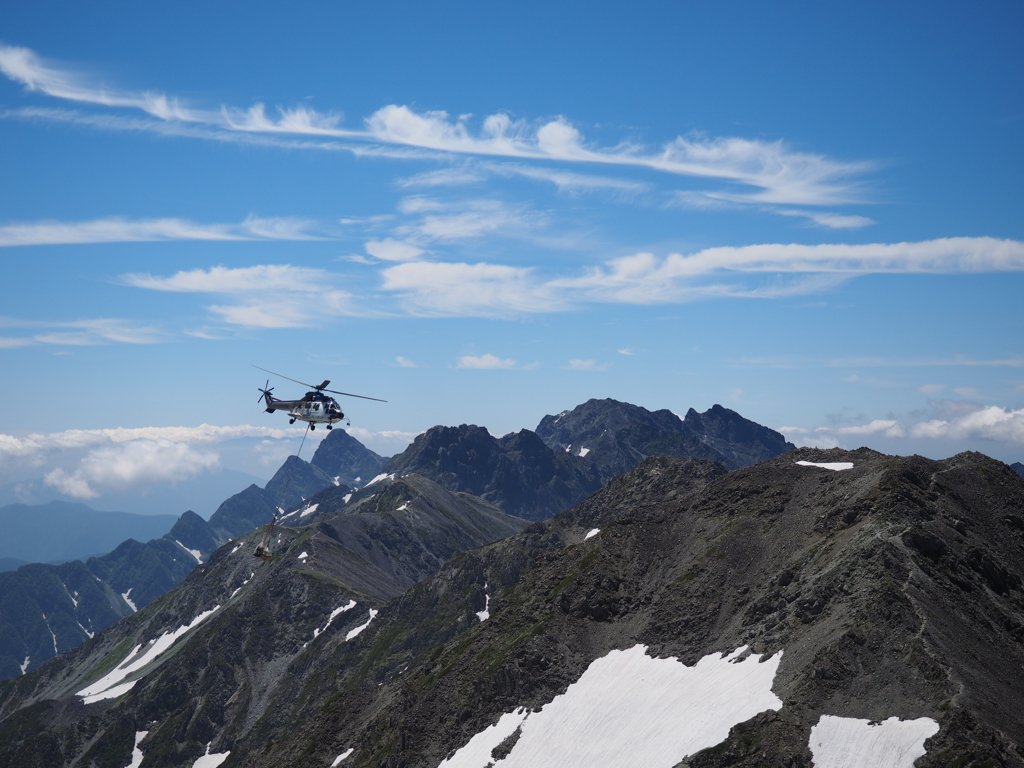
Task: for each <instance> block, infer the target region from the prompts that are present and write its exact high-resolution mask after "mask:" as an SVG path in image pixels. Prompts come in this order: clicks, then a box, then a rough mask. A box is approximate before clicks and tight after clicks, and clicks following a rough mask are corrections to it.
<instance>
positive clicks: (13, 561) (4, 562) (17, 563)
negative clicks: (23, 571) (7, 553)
mask: <svg viewBox="0 0 1024 768" xmlns="http://www.w3.org/2000/svg"><path fill="white" fill-rule="evenodd" d="M23 565H28V561H26V560H19V559H18V558H16V557H0V573H2V572H3V571H16V570H18V569H19V568H21V566H23Z"/></svg>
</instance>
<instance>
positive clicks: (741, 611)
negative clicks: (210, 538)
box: [0, 449, 1024, 768]
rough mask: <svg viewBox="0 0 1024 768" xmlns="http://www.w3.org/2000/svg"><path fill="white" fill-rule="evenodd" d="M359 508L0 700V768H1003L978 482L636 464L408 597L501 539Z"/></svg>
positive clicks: (1006, 634) (994, 585) (1000, 497)
mask: <svg viewBox="0 0 1024 768" xmlns="http://www.w3.org/2000/svg"><path fill="white" fill-rule="evenodd" d="M376 486H380V487H379V488H377V487H376ZM329 492H330V489H328V493H329ZM359 493H360V494H361V495H360V497H359V498H358V499H357V498H356V497H355V496H353V497H352V498H351V499H350V500H349V501H350V502H353V501H358V502H359V504H358V507H359V509H360V510H361V511H358V512H357V511H355V510H354V509H349V511H346V509H348V508H349V506H350V505H349V504H348V503H346V504H344V505H342V506H341V507H340V508H339V509H338V510H337V511H335V512H332V513H330V514H325V515H321V516H318V517H317V518H316V519H315V521H314V523H313V524H311V525H309V526H307V527H305V528H302V529H295V528H287V527H285V528H282V529H281V530H280V531H279V532H278V534H277V536H278V538H277V539H276V540H275V542H274V544H273V546H274V548H275V553H276V554H275V557H274V560H273V561H272V562H271V563H270V564H269V565H267V566H255V565H254V564H253V563H254V559H253V558H252V556H251V554H249V552H248V548H250V547H251V546H253V544H254V542H255V540H256V538H258V536H259V534H258V533H257V534H254V535H252V536H250V537H247V538H246V539H245V540H243V541H240V542H237V543H234V544H231V545H228V546H225V547H222V548H221V549H220V550H218V551H217V552H216V553H215V554H214V555H213V557H211V559H210V561H209V562H208V563H204V564H203V565H202V566H199V567H197V568H196V569H195V571H193V573H192V574H191V575H190V576H189V577H188V578H187V579H186V581H185V582H184V583H183V584H182V585H181V586H180V587H178V588H177V589H175V590H174V591H172V592H170V593H168V594H167V595H165V596H163V597H162V598H160V599H158V600H157V601H155V602H154V603H153V604H151V605H150V606H149V607H147V608H146V609H143V610H141V611H139V613H137V614H134V615H133V616H131V617H129V618H128V619H126V620H124V621H121V622H119V623H118V624H116V625H115V626H113V627H111V628H110V629H108V630H106V631H105V632H103V633H100V634H97V635H96V637H94V638H93V639H92V640H90V641H89V642H87V643H86V644H85V645H83V646H81V647H80V648H78V649H76V650H74V651H72V652H70V653H68V654H65V655H64V656H62V657H60V658H57V659H54V660H51V661H50V662H48V663H47V664H45V665H43V667H41V668H40V669H39V670H37V671H36V672H33V673H30V674H28V675H25V676H24V677H21V678H19V679H17V680H10V681H5V682H3V683H0V764H3V765H6V766H43V765H45V766H62V765H69V766H70V765H72V764H73V765H76V766H79V765H80V766H101V765H102V766H117V767H118V768H121V767H122V766H127V765H132V766H138V767H139V768H157V767H158V766H207V765H223V766H225V767H228V766H247V767H248V766H253V767H255V768H259V767H260V766H275V768H280V767H281V766H318V765H322V766H335V768H337V766H342V768H349V766H385V767H386V768H415V767H418V766H423V767H424V768H426V767H429V768H436V767H440V766H444V768H455V767H460V768H486V766H488V765H493V766H496V768H507V767H508V766H541V765H559V766H580V767H581V768H582V766H588V767H589V766H596V767H598V768H601V767H603V766H609V768H610V767H611V766H616V767H618V766H651V767H652V768H673V766H692V767H693V768H696V767H697V766H726V765H730V766H731V765H740V766H812V765H817V766H825V765H829V766H836V765H850V766H856V765H864V766H868V765H870V766H894V767H899V768H902V766H908V767H909V766H911V765H918V766H950V765H955V766H982V765H1024V748H1022V745H1024V718H1022V717H1021V715H1020V713H1021V712H1022V711H1024V589H1022V573H1021V571H1022V568H1021V563H1022V562H1024V480H1022V479H1021V478H1020V477H1019V476H1018V475H1017V474H1016V473H1014V472H1013V471H1012V470H1010V468H1009V467H1007V466H1006V465H1004V464H1001V463H999V462H997V461H994V460H992V459H989V458H987V457H985V456H982V455H980V454H976V453H965V454H960V455H958V456H955V457H953V458H950V459H946V460H944V461H931V460H927V459H924V458H921V457H909V458H899V457H891V456H884V455H881V454H878V453H875V452H873V451H870V450H867V449H861V450H858V451H852V452H846V451H840V450H829V451H822V450H813V449H801V450H798V451H792V452H789V453H786V454H784V455H781V456H777V457H775V458H773V459H770V460H768V461H764V462H761V463H758V464H756V465H754V466H751V467H747V468H743V469H739V470H736V471H732V472H727V471H725V469H724V468H723V467H722V466H721V465H720V464H716V463H711V462H706V461H702V460H699V459H676V458H665V457H655V458H648V459H646V460H644V461H643V462H642V463H641V464H640V465H639V466H638V467H636V468H635V469H633V470H632V471H630V472H628V473H626V474H624V475H621V476H619V477H617V478H615V479H613V480H612V481H611V482H609V483H608V484H607V485H606V486H605V487H603V488H602V489H601V490H599V491H597V492H596V493H594V494H593V495H592V496H590V497H589V498H588V499H587V500H586V501H584V502H583V503H581V504H579V505H577V506H576V507H574V508H573V509H571V510H569V511H567V512H565V513H563V514H560V515H558V516H556V517H554V518H552V519H550V520H547V521H543V522H535V523H532V524H530V525H529V526H528V527H526V528H525V529H523V530H522V531H521V532H519V533H515V534H513V535H510V536H506V537H505V538H502V539H501V540H498V541H494V542H493V543H489V544H485V545H483V546H478V547H477V548H475V549H471V550H469V551H464V552H461V553H459V554H456V555H455V556H454V557H453V558H452V559H450V560H448V561H447V562H446V563H444V564H442V565H441V566H440V568H439V570H437V571H436V573H435V574H434V575H433V576H431V577H429V578H426V579H424V580H420V581H416V578H417V576H418V574H419V573H422V572H423V571H425V570H428V569H429V568H431V567H433V565H432V563H429V562H428V561H427V560H426V559H425V558H426V554H427V553H429V554H430V555H432V556H434V557H441V556H442V553H443V550H444V546H442V547H438V546H437V545H436V542H448V544H446V545H445V546H449V545H451V546H452V551H455V550H458V549H459V548H460V547H461V545H462V544H463V543H464V542H463V541H460V542H458V543H455V542H454V540H453V539H452V538H451V536H450V535H441V534H440V533H438V532H439V531H443V530H448V531H449V533H450V534H453V535H454V532H455V530H456V529H459V530H466V529H467V527H472V526H476V527H477V529H478V530H483V529H485V528H487V529H490V530H492V531H493V532H497V530H496V528H494V527H493V526H496V525H498V522H497V521H500V520H501V519H502V518H500V517H493V516H494V515H497V514H500V513H496V512H495V511H494V510H493V508H492V509H491V511H490V512H489V513H488V512H487V508H486V507H480V503H479V502H475V501H473V500H472V499H471V498H470V497H468V496H465V495H459V494H453V493H452V492H450V491H447V490H445V489H443V488H440V487H439V486H437V485H436V484H434V483H432V482H431V481H429V480H426V479H410V478H403V479H402V482H399V479H398V478H396V479H394V480H393V481H389V482H388V483H385V481H384V480H379V481H378V482H377V483H376V484H375V485H374V486H371V487H369V488H365V489H363V490H362V491H361V492H359ZM445 494H448V495H445ZM310 501H311V500H310ZM328 502H329V499H327V498H324V501H323V503H325V504H326V503H328ZM463 503H464V504H468V505H469V507H462V506H460V504H463ZM364 515H365V516H367V517H366V518H365V520H362V516H364ZM488 515H490V517H488ZM347 517H351V518H353V519H352V520H346V518H347ZM485 518H486V520H487V521H486V522H485ZM446 526H447V528H446ZM499 527H500V526H499ZM458 535H463V534H458ZM435 537H438V538H435ZM413 542H415V543H416V545H415V546H414V545H413ZM431 542H435V543H431ZM481 543H483V542H481ZM378 558H384V560H378ZM385 560H387V561H389V562H390V561H396V562H399V563H402V564H404V565H403V567H402V568H401V569H400V568H396V567H391V566H389V567H390V568H391V569H390V571H388V573H389V574H390V576H389V578H391V579H392V580H393V581H392V583H393V585H394V586H392V587H389V588H388V589H386V590H384V591H382V592H381V593H379V594H373V593H372V590H370V589H369V588H368V587H367V586H363V585H360V584H359V583H357V575H358V574H360V573H366V574H379V573H381V572H383V571H384V569H383V568H381V563H383V562H384V561H385ZM418 562H419V563H423V564H424V565H423V568H422V569H420V570H417V567H418V566H416V565H415V564H416V563H418ZM403 569H404V571H403ZM402 572H405V573H406V576H407V582H406V583H408V584H410V586H408V587H405V586H403V584H402V583H401V579H400V578H399V574H400V573H402ZM373 578H374V579H380V580H381V582H384V581H386V579H384V577H382V576H378V575H374V576H373ZM375 583H376V582H375ZM400 590H401V591H400ZM396 593H397V594H396ZM915 761H916V762H915Z"/></svg>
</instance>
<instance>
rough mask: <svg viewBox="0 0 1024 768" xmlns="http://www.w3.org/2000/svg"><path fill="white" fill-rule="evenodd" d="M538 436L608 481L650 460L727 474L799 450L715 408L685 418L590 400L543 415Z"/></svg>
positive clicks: (733, 415) (773, 435)
mask: <svg viewBox="0 0 1024 768" xmlns="http://www.w3.org/2000/svg"><path fill="white" fill-rule="evenodd" d="M537 435H538V436H539V437H540V438H541V439H542V440H543V441H544V442H545V443H546V444H547V445H548V446H550V447H551V448H552V449H555V450H562V451H566V452H568V453H571V454H573V455H575V456H581V457H582V458H585V459H587V460H589V461H590V462H591V463H592V464H593V465H594V467H595V468H596V469H597V470H598V472H599V473H600V475H601V478H602V481H603V482H607V481H608V480H610V479H611V478H612V477H614V476H615V475H619V474H621V473H623V472H626V471H628V470H630V469H632V468H633V467H635V466H636V465H637V464H639V463H640V462H641V461H643V460H644V459H645V458H647V457H648V456H675V457H678V458H693V459H704V460H706V461H717V462H718V463H719V464H721V465H722V466H723V467H725V468H726V469H738V468H740V467H748V466H750V465H751V464H756V463H757V462H759V461H764V460H766V459H770V458H772V457H773V456H778V455H779V454H781V453H785V452H787V451H792V450H793V449H794V448H795V447H796V446H794V445H793V444H792V443H787V442H786V439H785V438H784V437H783V436H782V435H781V434H779V433H778V432H776V431H774V430H772V429H768V428H767V427H762V426H761V425H760V424H757V423H755V422H753V421H750V420H749V419H745V418H743V417H742V416H740V415H739V414H738V413H736V412H735V411H730V410H729V409H728V408H723V407H722V406H720V405H715V406H713V407H712V408H710V409H709V410H707V411H705V412H704V413H702V414H700V413H697V412H696V411H695V410H693V409H692V408H691V409H690V410H689V411H688V412H687V414H686V418H685V419H680V418H679V417H678V416H676V415H675V414H674V413H672V412H671V411H667V410H660V411H648V410H647V409H646V408H641V407H639V406H636V405H630V404H629V403H620V402H619V401H617V400H610V399H609V400H588V401H587V402H585V403H584V404H583V405H579V406H577V407H576V408H574V409H573V410H571V411H563V412H562V413H560V414H558V415H557V416H545V417H544V418H543V419H542V420H541V422H540V425H538V427H537Z"/></svg>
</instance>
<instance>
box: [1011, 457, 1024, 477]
mask: <svg viewBox="0 0 1024 768" xmlns="http://www.w3.org/2000/svg"><path fill="white" fill-rule="evenodd" d="M1010 469H1012V470H1013V471H1014V472H1016V473H1017V474H1018V475H1020V476H1021V477H1024V464H1021V463H1020V462H1019V461H1015V462H1014V463H1013V464H1011V465H1010Z"/></svg>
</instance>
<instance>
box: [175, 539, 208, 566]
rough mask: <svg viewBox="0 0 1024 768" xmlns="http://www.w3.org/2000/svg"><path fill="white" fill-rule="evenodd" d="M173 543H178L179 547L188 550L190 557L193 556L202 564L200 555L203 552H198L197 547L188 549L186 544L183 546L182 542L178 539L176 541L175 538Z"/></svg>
mask: <svg viewBox="0 0 1024 768" xmlns="http://www.w3.org/2000/svg"><path fill="white" fill-rule="evenodd" d="M174 543H175V544H177V545H178V546H179V547H181V548H182V549H184V550H185V551H186V552H188V553H189V554H190V555H192V557H194V558H195V559H196V562H197V563H199V565H202V564H203V558H202V557H201V555H202V554H203V553H202V552H200V551H199V550H198V549H189V548H188V547H186V546H185V545H184V544H182V543H181V542H180V541H178V540H177V539H175V540H174Z"/></svg>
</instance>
